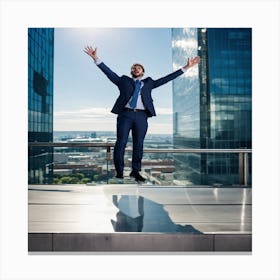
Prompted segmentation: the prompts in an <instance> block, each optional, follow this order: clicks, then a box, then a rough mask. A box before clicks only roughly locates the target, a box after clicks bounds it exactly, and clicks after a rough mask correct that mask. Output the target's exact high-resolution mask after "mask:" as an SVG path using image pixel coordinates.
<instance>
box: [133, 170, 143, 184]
mask: <svg viewBox="0 0 280 280" xmlns="http://www.w3.org/2000/svg"><path fill="white" fill-rule="evenodd" d="M129 176H130V177H133V178H134V179H135V180H136V181H137V182H145V181H146V179H145V178H144V177H142V176H141V175H140V173H139V172H138V171H131V173H130V174H129Z"/></svg>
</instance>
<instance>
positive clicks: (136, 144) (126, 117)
mask: <svg viewBox="0 0 280 280" xmlns="http://www.w3.org/2000/svg"><path fill="white" fill-rule="evenodd" d="M147 129H148V115H147V113H146V111H144V110H143V111H142V110H138V111H136V112H134V111H132V110H126V109H125V110H124V111H123V112H122V113H120V114H119V115H118V117H117V141H116V144H115V147H114V164H115V169H116V172H117V173H122V172H123V169H124V153H125V148H126V144H127V140H128V136H129V133H130V131H131V132H132V143H133V150H132V170H133V171H141V162H142V157H143V143H144V139H145V136H146V133H147Z"/></svg>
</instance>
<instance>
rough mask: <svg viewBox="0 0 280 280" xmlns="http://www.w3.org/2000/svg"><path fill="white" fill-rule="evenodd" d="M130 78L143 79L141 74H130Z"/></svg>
mask: <svg viewBox="0 0 280 280" xmlns="http://www.w3.org/2000/svg"><path fill="white" fill-rule="evenodd" d="M131 76H132V77H133V78H141V77H143V74H134V73H131Z"/></svg>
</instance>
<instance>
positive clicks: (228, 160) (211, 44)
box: [172, 28, 252, 184]
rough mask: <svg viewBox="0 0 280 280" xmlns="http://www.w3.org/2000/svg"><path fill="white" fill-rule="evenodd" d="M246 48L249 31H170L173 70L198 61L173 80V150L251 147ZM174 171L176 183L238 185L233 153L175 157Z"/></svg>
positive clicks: (249, 61) (249, 56) (249, 51)
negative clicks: (189, 60) (191, 59)
mask: <svg viewBox="0 0 280 280" xmlns="http://www.w3.org/2000/svg"><path fill="white" fill-rule="evenodd" d="M251 45H252V42H251V29H250V28H186V29H181V28H180V29H179V28H175V29H173V30H172V47H173V62H174V64H175V65H174V68H176V67H177V66H178V65H183V64H184V63H185V61H186V59H187V57H193V56H195V55H200V57H201V63H200V64H199V67H196V69H191V70H190V72H189V73H187V74H185V75H184V76H183V77H182V78H180V79H176V80H174V81H173V104H174V105H173V109H174V146H175V148H223V149H226V148H230V149H234V148H251V147H252V144H251V143H252V137H251V133H252V119H251V118H252V105H251V103H252V46H251ZM177 64H178V65H177ZM250 160H251V159H250ZM175 167H176V168H175V170H176V172H175V179H176V178H177V179H178V180H185V181H186V182H190V183H194V184H213V183H222V184H236V183H238V155H235V154H202V155H198V154H191V155H186V156H176V157H175ZM249 169H250V171H251V163H250V168H249Z"/></svg>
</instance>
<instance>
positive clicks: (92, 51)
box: [84, 46, 98, 60]
mask: <svg viewBox="0 0 280 280" xmlns="http://www.w3.org/2000/svg"><path fill="white" fill-rule="evenodd" d="M84 52H85V53H86V54H88V55H89V56H90V57H91V58H92V59H94V60H97V58H98V57H97V48H95V49H93V47H91V46H86V47H85V48H84Z"/></svg>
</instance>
